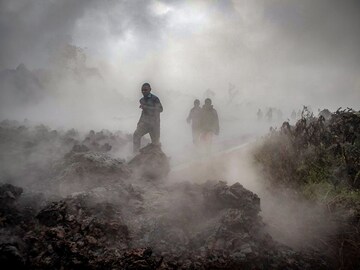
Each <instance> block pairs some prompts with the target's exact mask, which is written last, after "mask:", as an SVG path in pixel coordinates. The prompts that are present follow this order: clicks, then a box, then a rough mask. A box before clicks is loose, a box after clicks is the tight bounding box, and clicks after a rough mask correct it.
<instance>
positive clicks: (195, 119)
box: [186, 98, 220, 145]
mask: <svg viewBox="0 0 360 270" xmlns="http://www.w3.org/2000/svg"><path fill="white" fill-rule="evenodd" d="M211 103H212V102H211V99H210V98H207V99H205V104H204V105H203V106H202V107H200V100H198V99H195V101H194V107H193V108H192V109H191V110H190V113H189V116H188V118H187V119H186V121H187V122H188V123H190V122H191V128H192V137H193V143H194V144H195V145H198V144H199V142H204V143H205V144H207V145H211V142H212V137H213V135H214V134H215V135H219V130H220V128H219V117H218V114H217V111H216V110H215V109H214V106H213V105H212V104H211Z"/></svg>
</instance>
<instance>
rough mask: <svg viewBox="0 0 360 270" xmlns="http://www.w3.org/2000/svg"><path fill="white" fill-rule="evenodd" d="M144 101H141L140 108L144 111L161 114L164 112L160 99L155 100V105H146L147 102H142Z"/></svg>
mask: <svg viewBox="0 0 360 270" xmlns="http://www.w3.org/2000/svg"><path fill="white" fill-rule="evenodd" d="M141 101H142V99H141V100H140V103H141V105H140V108H142V109H143V110H148V111H153V112H159V113H161V112H162V111H163V106H162V104H161V102H160V99H159V98H157V97H156V98H154V105H146V104H145V102H141Z"/></svg>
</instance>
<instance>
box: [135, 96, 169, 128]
mask: <svg viewBox="0 0 360 270" xmlns="http://www.w3.org/2000/svg"><path fill="white" fill-rule="evenodd" d="M140 107H141V108H142V113H141V117H140V120H139V122H144V123H149V124H155V123H160V113H161V112H162V111H163V107H162V105H161V102H160V99H159V98H158V97H157V96H155V95H154V94H151V93H150V94H149V95H148V96H147V97H142V98H141V99H140Z"/></svg>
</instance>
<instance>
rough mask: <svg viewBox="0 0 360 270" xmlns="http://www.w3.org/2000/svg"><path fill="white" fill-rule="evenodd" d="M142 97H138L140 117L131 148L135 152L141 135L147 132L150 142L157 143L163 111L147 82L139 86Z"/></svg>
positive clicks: (138, 147)
mask: <svg viewBox="0 0 360 270" xmlns="http://www.w3.org/2000/svg"><path fill="white" fill-rule="evenodd" d="M141 92H142V94H143V97H142V98H141V99H140V106H139V108H140V109H142V112H141V117H140V119H139V122H138V124H137V128H136V130H135V132H134V135H133V150H134V153H137V152H138V151H139V149H140V145H141V137H142V136H144V135H145V134H147V133H149V134H150V138H151V143H152V144H155V145H159V143H160V142H159V140H160V113H161V112H162V111H163V107H162V105H161V102H160V99H159V98H158V97H157V96H155V95H154V94H152V93H150V92H151V86H150V84H149V83H144V84H143V85H142V87H141Z"/></svg>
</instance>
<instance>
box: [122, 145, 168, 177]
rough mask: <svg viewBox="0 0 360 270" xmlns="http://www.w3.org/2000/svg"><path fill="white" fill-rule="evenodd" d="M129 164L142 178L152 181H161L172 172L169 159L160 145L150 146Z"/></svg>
mask: <svg viewBox="0 0 360 270" xmlns="http://www.w3.org/2000/svg"><path fill="white" fill-rule="evenodd" d="M128 164H129V166H130V167H131V168H132V169H133V170H134V171H136V172H137V173H139V174H140V175H141V176H143V177H145V178H150V179H161V178H163V177H165V176H167V175H168V173H169V172H170V163H169V158H168V157H167V156H166V155H165V154H164V152H163V151H162V150H161V146H160V145H154V144H148V145H147V146H145V147H144V148H142V149H140V153H139V154H138V155H136V156H135V157H134V158H133V159H132V160H130V161H129V163H128Z"/></svg>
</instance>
